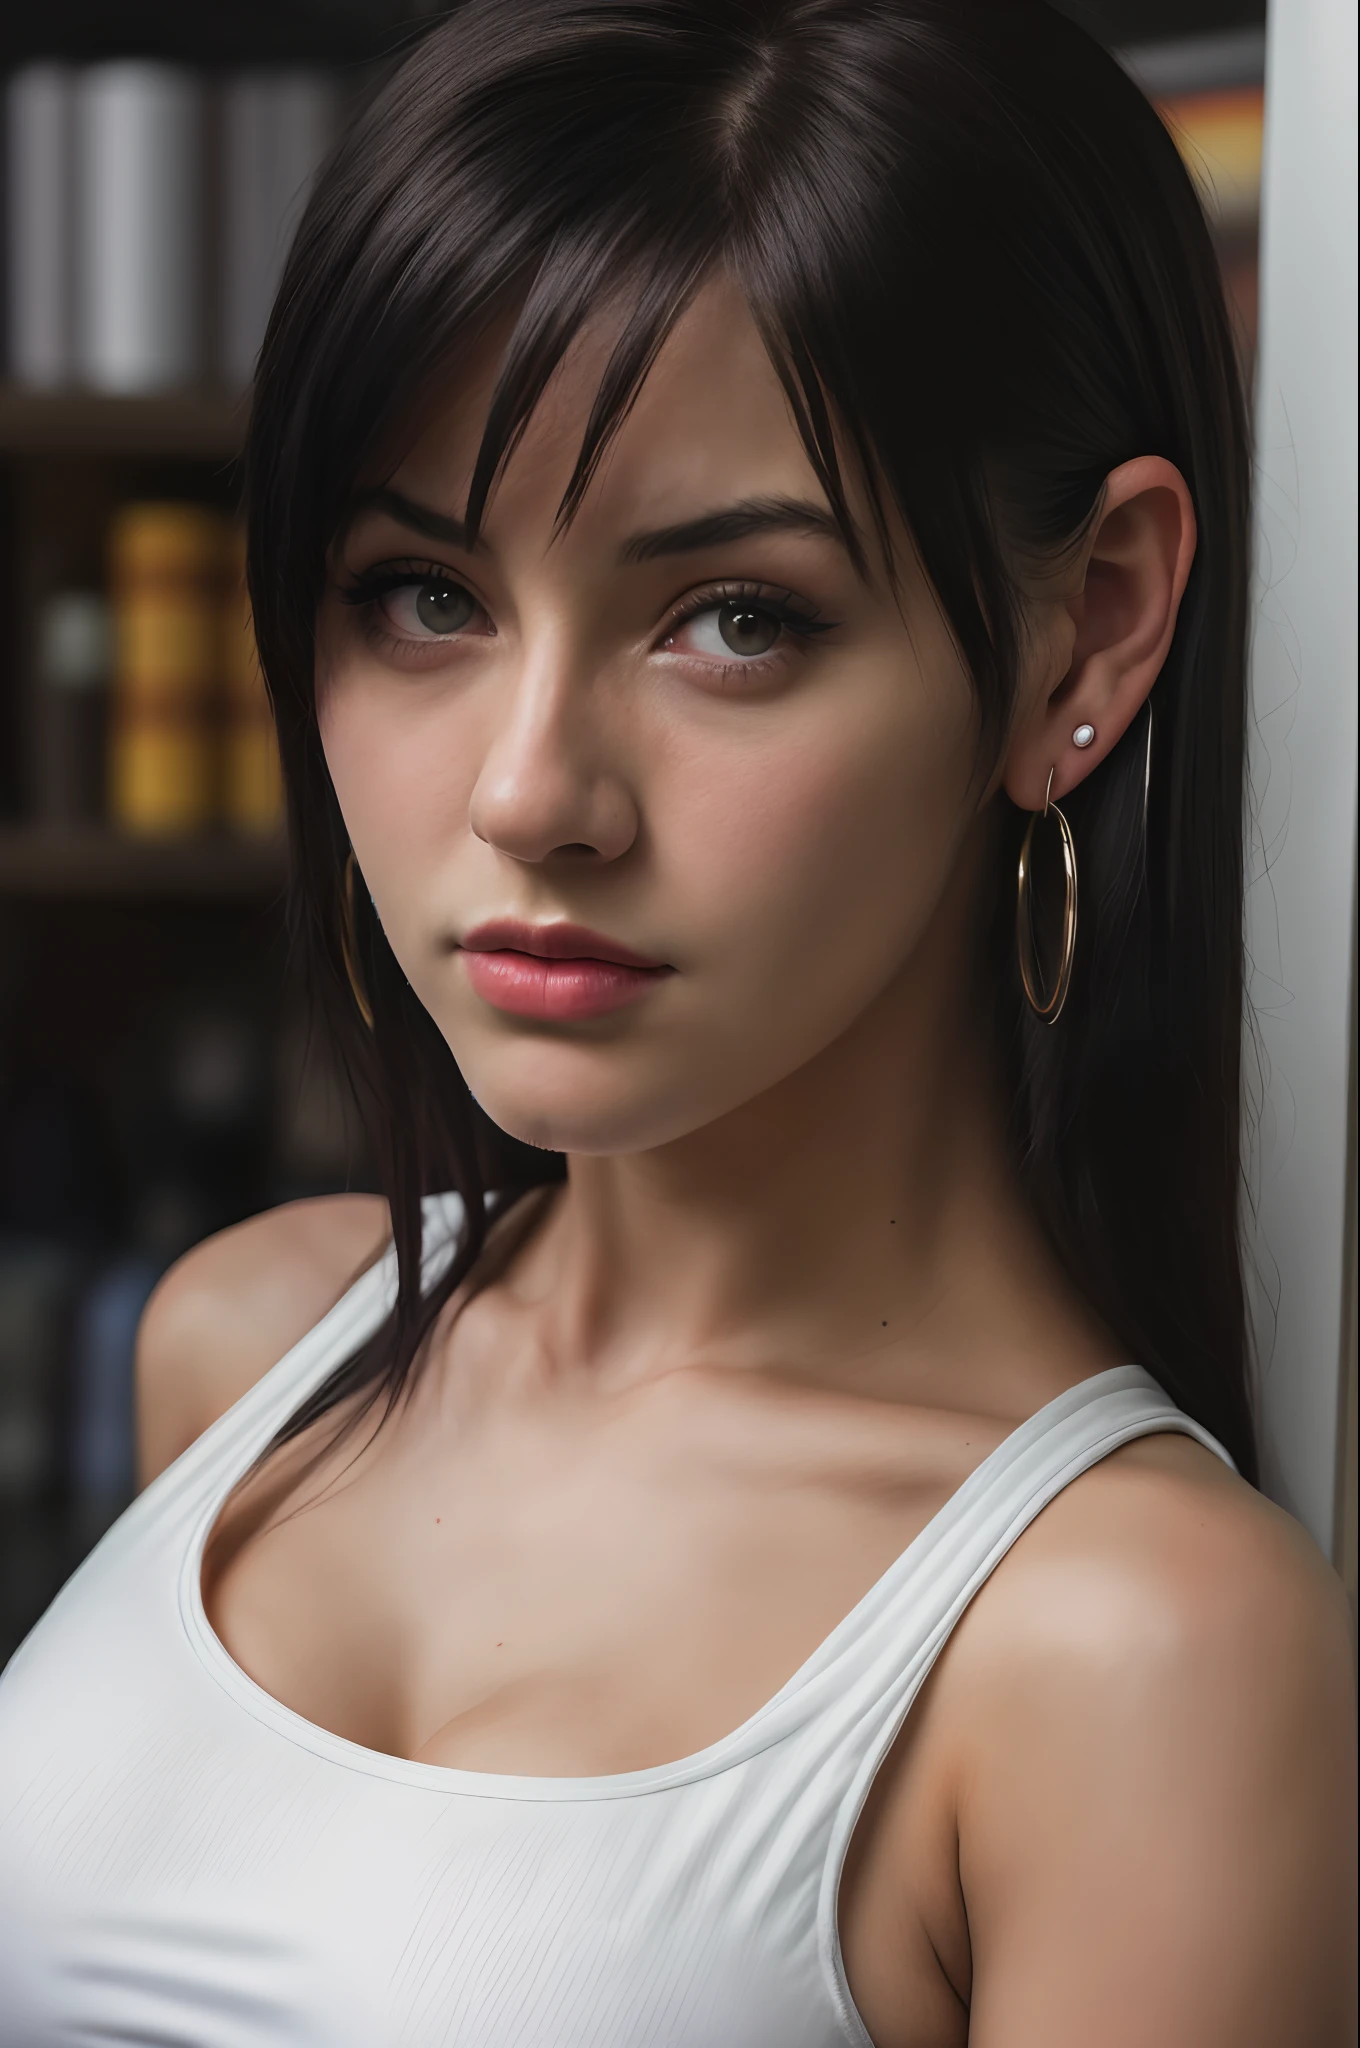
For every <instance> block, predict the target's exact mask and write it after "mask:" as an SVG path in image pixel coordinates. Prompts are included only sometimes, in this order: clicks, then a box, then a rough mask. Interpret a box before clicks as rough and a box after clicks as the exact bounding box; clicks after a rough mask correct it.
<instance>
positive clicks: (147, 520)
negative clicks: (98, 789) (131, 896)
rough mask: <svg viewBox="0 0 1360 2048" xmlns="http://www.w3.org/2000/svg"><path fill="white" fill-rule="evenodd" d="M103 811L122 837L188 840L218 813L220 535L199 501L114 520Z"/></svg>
mask: <svg viewBox="0 0 1360 2048" xmlns="http://www.w3.org/2000/svg"><path fill="white" fill-rule="evenodd" d="M109 540H110V544H109V569H110V585H111V589H112V594H113V611H114V673H113V701H112V729H111V734H110V761H109V809H110V814H111V816H112V817H113V820H114V822H115V823H116V824H118V825H119V826H121V827H122V828H123V829H124V830H125V831H128V832H133V833H137V834H139V835H142V836H148V837H159V836H166V835H174V834H180V833H188V832H195V831H198V830H201V829H202V828H203V827H204V826H205V825H207V824H208V823H209V822H210V821H211V819H212V817H213V813H214V810H215V808H216V804H215V789H214V783H215V780H216V777H215V774H214V764H215V755H216V732H215V726H216V723H217V713H218V697H219V685H220V669H221V651H220V645H219V618H220V608H221V590H222V572H223V547H224V527H223V522H222V520H221V519H220V518H219V517H218V515H217V514H216V513H213V512H209V511H205V510H204V509H203V508H202V507H200V506H196V505H176V504H132V505H125V506H124V507H123V508H122V510H121V511H120V512H119V513H118V514H117V515H116V517H115V519H114V522H113V526H112V529H111V532H110V537H109Z"/></svg>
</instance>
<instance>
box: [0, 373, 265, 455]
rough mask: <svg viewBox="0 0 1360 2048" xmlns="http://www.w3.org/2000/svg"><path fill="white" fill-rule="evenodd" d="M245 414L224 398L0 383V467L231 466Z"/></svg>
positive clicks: (238, 400) (234, 400)
mask: <svg viewBox="0 0 1360 2048" xmlns="http://www.w3.org/2000/svg"><path fill="white" fill-rule="evenodd" d="M248 415H249V404H248V401H247V400H246V399H245V398H243V397H241V396H239V395H228V394H225V393H216V392H201V391H188V392H183V391H180V392H168V393H164V392H162V393H156V394H153V395H151V396H137V395H134V396H124V395H121V394H117V393H109V392H102V391H80V390H62V391H30V390H25V389H24V388H23V387H22V386H17V385H14V384H0V461H3V460H5V459H6V458H10V457H15V456H18V457H32V456H44V455H59V454H76V455H90V456H106V455H125V456H142V457H152V458H158V457H170V458H174V457H180V458H184V459H187V460H190V461H195V462H207V463H213V462H218V463H231V462H233V461H235V459H236V457H237V455H238V454H239V452H240V448H241V442H242V440H243V438H244V435H245V427H246V420H247V418H248Z"/></svg>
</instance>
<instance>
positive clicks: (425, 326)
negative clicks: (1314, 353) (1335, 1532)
mask: <svg viewBox="0 0 1360 2048" xmlns="http://www.w3.org/2000/svg"><path fill="white" fill-rule="evenodd" d="M249 482H250V509H251V533H252V538H251V583H252V590H253V593H254V604H255V615H256V623H257V632H258V637H259V643H260V647H261V651H262V658H263V662H264V666H265V669H266V672H267V674H268V677H269V682H270V686H271V689H272V691H273V695H274V700H275V703H276V706H277V711H278V719H279V730H280V735H281V742H282V747H283V752H284V759H285V764H286V771H287V776H288V782H289V791H290V810H291V817H292V826H293V833H294V856H295V875H296V890H297V909H298V925H297V929H298V937H299V942H300V944H301V945H302V946H303V948H304V949H305V951H306V953H307V956H308V958H309V959H310V961H311V962H312V964H313V967H314V970H315V972H316V974H317V977H318V980H319V985H320V988H321V992H322V995H323V998H324V1000H325V1002H326V1003H327V1005H328V1006H329V1008H330V1009H331V1011H332V1013H333V1014H334V1016H335V1018H336V1021H337V1029H338V1030H339V1031H340V1032H341V1033H342V1034H343V1035H344V1036H345V1040H346V1043H347V1045H348V1048H349V1057H350V1060H351V1063H352V1067H353V1071H354V1074H355V1078H356V1082H357V1085H358V1086H359V1087H360V1089H361V1091H362V1092H363V1094H364V1096H365V1099H366V1101H367V1102H368V1105H369V1107H370V1110H371V1112H372V1120H373V1126H374V1131H375V1139H376V1143H377V1148H378V1154H379V1157H380V1160H381V1167H382V1179H383V1185H384V1188H385V1190H386V1204H387V1206H384V1204H382V1203H379V1202H377V1201H375V1200H371V1199H369V1198H366V1197H360V1196H351V1197H342V1198H336V1199H334V1200H331V1201H326V1202H320V1203H312V1204H303V1205H299V1206H297V1207H294V1208H291V1209H285V1210H282V1211H279V1212H276V1213H274V1214H271V1215H267V1216H263V1217H260V1218H257V1219H255V1220H254V1221H253V1222H251V1223H248V1224H246V1225H243V1226H242V1227H241V1228H240V1229H238V1230H236V1231H232V1232H228V1233H227V1234H226V1235H225V1236H224V1237H221V1238H219V1239H215V1240H213V1241H211V1242H210V1243H208V1244H206V1245H204V1246H202V1247H200V1248H199V1249H198V1250H197V1251H195V1252H194V1253H192V1254H191V1255H190V1256H189V1257H188V1258H187V1259H186V1260H184V1261H183V1262H182V1263H181V1265H180V1266H179V1267H178V1268H177V1269H176V1270H175V1271H174V1272H173V1273H172V1274H171V1275H170V1277H169V1278H168V1279H167V1280H166V1282H165V1283H164V1285H163V1286H162V1288H161V1290H160V1293H159V1295H158V1297H157V1298H156V1300H155V1302H154V1303H153V1306H152V1307H151V1309H150V1311H149V1313H148V1316H147V1320H146V1324H145V1329H144V1333H143V1346H142V1359H141V1400H142V1404H143V1411H142V1429H143V1443H144V1456H145V1465H146V1473H147V1477H148V1479H150V1480H151V1481H152V1483H151V1484H150V1486H149V1487H148V1490H147V1491H146V1492H145V1493H144V1495H143V1496H142V1498H141V1499H140V1500H139V1501H138V1502H137V1503H136V1505H135V1506H134V1507H133V1508H132V1509H131V1510H130V1511H129V1513H128V1514H127V1515H126V1516H125V1517H124V1518H123V1520H122V1522H121V1523H120V1524H118V1526H117V1527H116V1528H115V1529H114V1530H113V1531H112V1532H111V1533H110V1535H109V1536H108V1537H107V1538H106V1540H105V1542H104V1544H103V1545H102V1546H101V1548H100V1549H99V1551H98V1552H96V1554H95V1555H94V1557H93V1558H92V1559H91V1560H90V1561H89V1562H88V1563H87V1564H86V1566H85V1567H84V1569H83V1570H82V1571H81V1572H80V1573H79V1574H78V1575H77V1577H76V1578H75V1580H74V1581H73V1582H72V1583H71V1585H70V1586H69V1587H68V1588H67V1590H66V1591H65V1592H64V1593H63V1595H62V1596H61V1598H60V1599H59V1600H58V1602H57V1603H56V1605H55V1606H54V1607H53V1609H52V1610H51V1612H50V1614H49V1615H48V1616H47V1618H46V1619H45V1621H44V1622H43V1623H41V1624H40V1626H39V1628H38V1629H37V1631H36V1632H35V1634H34V1635H33V1636H32V1637H31V1638H30V1640H29V1642H28V1644H27V1646H26V1647H25V1648H24V1650H23V1651H21V1653H20V1654H19V1656H18V1658H17V1659H16V1661H15V1663H14V1665H13V1666H12V1668H11V1671H10V1673H9V1675H8V1676H7V1678H6V1681H5V1686H4V1690H3V1692H2V1693H0V1751H2V1752H3V1758H4V1761H3V1763H0V1788H2V1790H0V1815H3V1818H0V1885H2V1886H3V1901H4V1930H5V1931H4V1934H3V1937H0V1939H3V1943H4V1949H3V1963H4V1981H5V1983H6V1985H7V1986H8V1990H7V1993H6V1997H7V2000H8V2004H9V2017H8V2031H7V2032H5V2033H4V2035H3V2038H4V2039H5V2040H6V2041H13V2042H19V2041H22V2042H23V2043H24V2044H25V2048H33V2044H37V2043H46V2042H63V2043H65V2042H75V2041H79V2042H87V2041H94V2040H101V2041H102V2040H110V2039H118V2040H135V2041H139V2042H151V2041H155V2042H169V2041H174V2042H176V2043H179V2042H184V2043H192V2044H194V2048H200V2044H203V2048H207V2044H212V2048H218V2044H227V2043H231V2044H237V2043H242V2044H244V2043H247V2042H248V2043H252V2044H255V2043H270V2044H274V2043H278V2044H284V2043H289V2044H292V2043H298V2042H304V2041H305V2042H316V2043H325V2044H328V2048H334V2044H340V2043H346V2044H348V2043H354V2044H359V2043H363V2044H370V2043H378V2042H389V2043H400V2044H403V2048H405V2044H416V2043H420V2044H425V2043H436V2042H438V2043H444V2042H448V2043H453V2042H457V2043H459V2044H469V2048H511V2044H514V2048H523V2044H540V2043H541V2044H545V2048H566V2044H572V2048H575V2044H580V2048H585V2044H587V2043H589V2044H592V2048H597V2044H609V2048H644V2044H646V2048H653V2044H655V2048H681V2044H683V2048H754V2044H767V2048H803V2044H806V2048H831V2044H833V2043H835V2044H840V2043H856V2044H859V2048H864V2044H865V2043H872V2044H874V2048H954V2044H961V2043H963V2042H965V2041H967V2042H969V2043H971V2044H975V2048H978V2044H980V2048H1090V2044H1092V2043H1095V2042H1100V2043H1102V2044H1105V2048H1124V2044H1127V2048H1134V2044H1137V2048H1143V2044H1146V2043H1148V2042H1152V2041H1155V2042H1157V2043H1158V2044H1161V2048H1214V2044H1222V2048H1249V2044H1260V2048H1266V2044H1271V2048H1281V2044H1285V2043H1289V2044H1303V2043H1309V2044H1318V2048H1322V2044H1337V2048H1339V2044H1340V2043H1341V2042H1342V2041H1343V2040H1344V2038H1345V2029H1346V1995H1347V1994H1346V1942H1347V1932H1346V1930H1347V1927H1348V1924H1349V1916H1348V1911H1347V1896H1346V1894H1347V1881H1348V1880H1347V1871H1348V1859H1347V1840H1346V1823H1345V1813H1346V1810H1347V1782H1346V1780H1347V1769H1348V1765H1347V1753H1348V1715H1349V1664H1350V1653H1349V1648H1348V1642H1347V1631H1346V1626H1345V1620H1344V1614H1343V1608H1342V1603H1341V1601H1340V1597H1339V1595H1338V1592H1337V1590H1336V1587H1335V1585H1334V1582H1333V1581H1332V1579H1331V1577H1330V1575H1329V1573H1328V1571H1327V1569H1326V1567H1325V1566H1324V1565H1323V1564H1322V1562H1321V1560H1320V1559H1319V1558H1318V1557H1317V1556H1316V1554H1315V1553H1314V1552H1313V1551H1312V1549H1311V1547H1310V1546H1309V1544H1308V1543H1307V1541H1306V1540H1305V1539H1304V1537H1303V1536H1302V1535H1301V1533H1300V1532H1299V1531H1298V1530H1297V1529H1296V1528H1295V1527H1294V1526H1293V1525H1292V1524H1291V1523H1290V1522H1289V1521H1288V1520H1287V1519H1286V1518H1285V1517H1284V1516H1283V1515H1281V1514H1279V1513H1278V1512H1277V1511H1275V1510H1274V1509H1272V1508H1271V1507H1270V1506H1268V1505H1267V1504H1266V1503H1265V1502H1264V1501H1263V1500H1262V1499H1261V1498H1260V1497H1259V1496H1258V1495H1257V1494H1256V1493H1255V1492H1254V1491H1253V1490H1252V1486H1251V1483H1250V1482H1251V1480H1252V1478H1253V1474H1254V1452H1253V1447H1252V1437H1251V1424H1250V1419H1249V1413H1248V1406H1247V1400H1246V1394H1245V1377H1244V1333H1243V1312H1242V1296H1241V1281H1240V1273H1239V1268H1238V1255H1237V1223H1236V1204H1237V1186H1238V1155H1237V1127H1238V1052H1237V1048H1238V1039H1239V1031H1240V1023H1241V1015H1240V1011H1241V981H1240V958H1241V934H1240V909H1241V877H1240V793H1241V786H1242V728H1243V641H1244V616H1245V588H1246V576H1245V555H1246V546H1247V509H1246V501H1247V458H1246V453H1245V446H1244V432H1243V424H1242V405H1241V399H1240V395H1239V391H1238V385H1237V379H1236V371H1235V367H1234V359H1233V352H1232V345H1231V340H1230V334H1229V329H1228V324H1227V320H1226V317H1225V313H1224V308H1223V302H1222V297H1221V292H1220V288H1219V286H1218V283H1217V281H1216V277H1215V271H1214V265H1213V260H1212V256H1211V251H1210V246H1209V242H1208V239H1207V236H1206V232H1205V227H1204V223H1203V220H1202V217H1201V215H1200V213H1199V210H1198V208H1197V204H1196V201H1195V199H1194V197H1193V194H1192V190H1191V187H1190V185H1189V183H1188V181H1187V179H1186V177H1185V175H1184V173H1183V171H1182V169H1181V167H1180V165H1179V163H1178V161H1177V158H1176V154H1175V151H1174V148H1173V146H1172V144H1171V142H1170V141H1169V140H1168V138H1167V136H1166V135H1165V133H1164V132H1163V130H1162V129H1161V127H1160V125H1159V123H1158V121H1157V119H1156V117H1155V115H1154V114H1153V113H1152V111H1151V110H1150V109H1149V108H1148V106H1147V105H1146V104H1145V102H1143V101H1142V99H1141V98H1140V97H1139V95H1138V94H1137V93H1136V91H1135V90H1134V89H1133V87H1132V86H1131V85H1130V84H1129V83H1128V82H1127V81H1126V80H1125V78H1124V77H1123V75H1122V74H1121V73H1120V72H1119V71H1118V69H1117V67H1116V66H1115V65H1114V64H1113V62H1111V61H1110V60H1109V59H1108V58H1107V57H1105V56H1104V55H1103V54H1102V53H1101V52H1100V51H1099V50H1098V49H1097V48H1096V47H1095V46H1094V45H1093V44H1092V43H1090V42H1089V41H1088V40H1087V39H1086V38H1085V37H1084V36H1083V35H1081V34H1080V33H1079V32H1078V31H1077V30H1075V29H1074V28H1072V27H1071V26H1070V25H1068V24H1067V23H1066V22H1065V21H1063V20H1062V19H1061V18H1060V17H1058V16H1057V15H1055V14H1051V13H1050V12H1048V10H1047V9H1046V8H1044V7H1041V6H1038V5H1031V4H1009V5H1006V6H1004V7H1003V6H994V5H991V4H984V0H750V4H739V0H721V4H718V0H712V4H710V0H632V4H627V5H621V4H611V0H606V4H604V5H599V4H591V5H586V4H583V0H568V4H566V5H563V4H562V0H516V4H515V6H514V7H513V8H507V7H506V6H505V5H504V4H503V0H472V4H469V5H467V6H464V7H463V8H461V9H460V10H459V11H458V12H457V13H456V14H455V15H454V17H453V18H452V19H450V20H449V21H448V22H446V23H445V24H444V25H442V26H441V27H440V28H439V29H438V30H437V31H436V32H435V33H434V34H433V35H432V36H431V37H430V38H429V39H428V40H426V41H425V42H423V43H422V44H421V45H420V46H419V47H418V48H417V49H416V50H415V51H414V52H413V54H412V55H411V57H410V58H409V60H408V62H407V63H406V65H405V67H404V68H403V69H402V70H401V71H400V72H399V73H398V74H397V76H396V77H395V78H394V80H393V81H392V82H391V83H390V84H389V85H388V87H387V88H386V89H385V91H384V92H383V93H382V94H381V96H380V97H379V98H378V99H377V101H376V103H375V104H374V106H373V107H372V108H371V110H370V111H369V112H368V113H367V114H366V116H365V117H364V118H363V120H362V121H361V122H360V123H359V124H358V126H357V127H356V129H355V130H354V132H353V133H352V134H351V135H350V136H349V138H348V139H347V140H346V142H345V143H344V144H343V145H342V146H341V148H340V150H339V152H338V154H337V155H336V157H335V159H334V160H333V162H332V163H331V164H330V165H329V167H328V169H327V170H326V172H325V174H324V176H323V177H322V179H321V181H320V184H319V186H318V189H317V191H316V193H315V195H314V197H313V199H312V202H311V205H310V208H309V211H308V214H307V217H306V220H305V222H304V224H303V227H302V229H301V232H300V234H299V237H298V241H297V244H296V246H295V248H294V250H293V253H292V256H291V259H290V262H289V266H288V271H287V275H286V277H285V280H284V283H283V287H282V290H281V293H280V297H279V302H278V306H277V308H276V311H275V314H274V318H273V322H272V325H271V328H270V332H269V336H268V340H267V342H266V345H265V349H264V353H263V358H262V362H261V367H260V375H259V382H258V388H257V394H256V402H255V409H254V415H253V421H252V427H251V442H250V453H249ZM507 1134H508V1136H507ZM510 1141H513V1142H510ZM389 1216H390V1221H389ZM389 1247H390V1248H389ZM1134 1360H1136V1361H1137V1363H1136V1364H1135V1363H1131V1362H1130V1361H1134ZM1229 1457H1230V1458H1231V1460H1232V1461H1233V1462H1234V1463H1235V1465H1236V1468H1237V1471H1236V1473H1234V1471H1233V1470H1232V1469H1231V1465H1230V1463H1229Z"/></svg>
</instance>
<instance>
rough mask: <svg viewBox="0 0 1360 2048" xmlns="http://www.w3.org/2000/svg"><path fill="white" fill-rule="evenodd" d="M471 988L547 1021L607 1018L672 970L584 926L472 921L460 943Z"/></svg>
mask: <svg viewBox="0 0 1360 2048" xmlns="http://www.w3.org/2000/svg"><path fill="white" fill-rule="evenodd" d="M460 951H461V952H462V955H463V960H464V965H465V967H466V970H467V977H468V980H469V982H470V983H471V985H472V989H473V992H474V993H475V994H476V995H478V996H480V997H481V999H482V1001H483V1002H485V1003H489V1004H490V1005H491V1007H492V1008H493V1009H496V1010H501V1011H504V1012H505V1013H506V1014H507V1015H508V1016H512V1017H531V1018H535V1019H537V1020H538V1021H540V1022H543V1023H577V1022H580V1021H582V1020H583V1019H585V1018H589V1017H603V1016H605V1015H607V1013H608V1012H609V1011H611V1010H620V1009H622V1008H624V1006H625V1005H626V1004H628V1003H634V1002H637V1001H639V1000H640V998H641V997H643V996H645V995H647V994H648V993H649V992H650V991H651V990H652V989H654V988H655V987H656V986H657V984H658V983H659V982H661V981H664V980H666V978H667V977H668V976H669V975H671V974H673V973H674V972H675V970H674V968H672V967H669V966H667V965H666V963H665V962H664V961H661V960H648V959H646V958H644V956H643V955H642V954H641V953H635V952H634V951H633V949H632V948H631V946H623V945H620V944H619V943H618V941H617V940H615V939H611V938H608V937H606V935H605V934H604V933H603V932H595V931H590V930H589V929H588V928H587V927H586V926H584V925H579V924H539V925H531V924H521V923H520V922H518V920H516V919H510V918H496V919H493V920H491V921H490V922H488V923H486V924H479V925H475V926H474V927H473V929H472V930H471V931H470V932H468V933H467V934H466V936H465V937H464V938H463V940H462V942H461V946H460Z"/></svg>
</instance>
